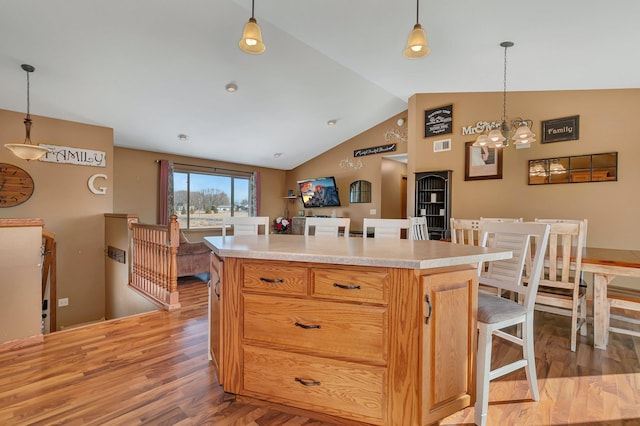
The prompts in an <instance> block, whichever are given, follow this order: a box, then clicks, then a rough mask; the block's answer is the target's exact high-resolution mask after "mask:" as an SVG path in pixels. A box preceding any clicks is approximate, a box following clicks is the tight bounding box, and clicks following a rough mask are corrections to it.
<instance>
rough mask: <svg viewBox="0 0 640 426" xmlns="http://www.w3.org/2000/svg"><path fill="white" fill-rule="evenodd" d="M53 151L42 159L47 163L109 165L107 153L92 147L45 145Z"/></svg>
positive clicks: (41, 159)
mask: <svg viewBox="0 0 640 426" xmlns="http://www.w3.org/2000/svg"><path fill="white" fill-rule="evenodd" d="M40 146H44V147H45V148H49V149H50V150H51V152H49V153H47V154H45V155H44V156H43V157H42V158H40V161H45V162H47V163H66V164H76V165H79V166H93V167H107V154H106V153H105V152H103V151H93V150H91V149H83V148H72V147H68V146H58V145H45V144H43V143H41V144H40Z"/></svg>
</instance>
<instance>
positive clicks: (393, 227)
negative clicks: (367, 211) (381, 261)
mask: <svg viewBox="0 0 640 426" xmlns="http://www.w3.org/2000/svg"><path fill="white" fill-rule="evenodd" d="M369 229H371V230H373V237H374V238H397V239H400V238H401V237H402V230H406V231H407V237H409V236H410V234H411V231H410V230H411V221H410V220H409V219H373V218H368V217H365V218H364V219H363V221H362V237H363V238H368V236H367V234H368V233H369Z"/></svg>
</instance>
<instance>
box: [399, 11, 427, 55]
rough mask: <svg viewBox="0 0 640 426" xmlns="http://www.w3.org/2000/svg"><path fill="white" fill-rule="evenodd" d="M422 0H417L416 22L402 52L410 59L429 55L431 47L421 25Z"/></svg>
mask: <svg viewBox="0 0 640 426" xmlns="http://www.w3.org/2000/svg"><path fill="white" fill-rule="evenodd" d="M419 12H420V0H416V24H415V25H414V26H413V30H411V33H409V38H408V40H407V47H406V48H405V49H404V52H402V54H403V55H404V56H405V57H407V58H409V59H416V58H421V57H423V56H427V55H428V54H429V52H431V49H429V45H428V44H427V35H426V34H425V32H424V30H423V29H422V25H420V22H419V17H420V13H419Z"/></svg>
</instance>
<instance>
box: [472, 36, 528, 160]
mask: <svg viewBox="0 0 640 426" xmlns="http://www.w3.org/2000/svg"><path fill="white" fill-rule="evenodd" d="M513 45H514V43H513V42H512V41H503V42H502V43H500V46H501V47H504V80H503V92H502V119H501V120H500V125H499V126H498V128H494V129H493V130H491V131H490V132H489V133H488V134H487V133H485V132H482V133H481V134H480V135H478V137H477V139H476V141H475V142H474V143H473V146H487V147H489V148H502V147H504V146H509V140H511V141H512V142H513V145H514V146H515V147H516V148H529V147H530V145H531V143H532V142H535V141H536V139H535V137H536V135H535V134H534V133H533V132H532V131H531V128H532V127H533V121H532V120H529V119H526V118H521V117H516V118H514V119H513V120H509V119H508V117H507V49H508V48H509V47H513ZM512 130H515V132H513V134H512Z"/></svg>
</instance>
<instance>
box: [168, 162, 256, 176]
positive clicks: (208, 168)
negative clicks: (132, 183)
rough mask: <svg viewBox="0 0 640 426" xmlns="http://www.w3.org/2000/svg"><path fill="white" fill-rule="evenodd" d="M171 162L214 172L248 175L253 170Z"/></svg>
mask: <svg viewBox="0 0 640 426" xmlns="http://www.w3.org/2000/svg"><path fill="white" fill-rule="evenodd" d="M160 161H162V160H156V163H160ZM171 163H172V164H174V165H178V166H186V167H199V168H201V169H207V170H210V171H213V172H214V173H215V172H218V171H220V172H231V173H246V174H248V175H250V174H252V173H253V172H245V171H244V170H233V169H222V168H219V167H211V166H201V165H199V164H186V163H174V162H171Z"/></svg>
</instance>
